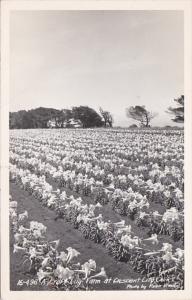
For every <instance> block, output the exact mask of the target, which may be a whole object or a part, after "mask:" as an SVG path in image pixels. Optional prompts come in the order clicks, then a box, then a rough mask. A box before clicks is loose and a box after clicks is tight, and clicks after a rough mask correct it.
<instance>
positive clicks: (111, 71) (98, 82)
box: [10, 11, 184, 126]
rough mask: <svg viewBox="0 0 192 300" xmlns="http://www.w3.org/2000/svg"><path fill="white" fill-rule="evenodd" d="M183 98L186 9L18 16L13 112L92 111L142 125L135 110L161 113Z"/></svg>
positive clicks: (167, 119) (162, 117) (164, 118)
mask: <svg viewBox="0 0 192 300" xmlns="http://www.w3.org/2000/svg"><path fill="white" fill-rule="evenodd" d="M181 94H184V26H183V12H181V11H13V12H12V13H11V18H10V111H18V110H21V109H25V110H29V109H31V108H37V107H40V106H42V107H51V108H57V109H61V108H71V107H72V106H79V105H88V106H90V107H92V108H94V109H95V110H96V111H97V112H99V107H100V106H101V107H102V108H103V109H104V110H109V111H110V112H111V113H112V115H113V118H114V125H115V126H129V125H130V124H133V123H136V122H135V121H134V120H131V119H128V118H127V117H126V113H125V110H126V108H127V107H129V106H134V105H145V107H146V108H147V109H148V110H149V111H153V112H156V113H158V116H157V117H156V118H154V119H153V121H152V125H154V126H163V125H174V124H175V123H174V122H172V121H171V116H170V115H169V114H167V113H166V112H165V111H166V110H167V108H168V107H169V106H174V105H175V103H174V100H173V99H174V98H178V97H179V96H180V95H181Z"/></svg>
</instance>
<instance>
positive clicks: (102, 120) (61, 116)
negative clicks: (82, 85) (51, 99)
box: [9, 95, 184, 129]
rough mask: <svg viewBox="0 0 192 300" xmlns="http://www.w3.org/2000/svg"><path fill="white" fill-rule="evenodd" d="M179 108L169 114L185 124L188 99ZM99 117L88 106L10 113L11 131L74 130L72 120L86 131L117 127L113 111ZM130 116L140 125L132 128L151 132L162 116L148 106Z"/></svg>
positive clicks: (179, 100) (180, 100)
mask: <svg viewBox="0 0 192 300" xmlns="http://www.w3.org/2000/svg"><path fill="white" fill-rule="evenodd" d="M174 101H175V103H176V106H174V107H168V109H167V111H166V112H167V113H169V114H171V115H172V116H173V117H174V118H173V119H172V121H173V122H175V123H183V122H184V95H181V96H180V97H179V98H177V99H174ZM99 112H100V114H99V113H97V112H96V111H95V110H94V109H93V108H90V107H88V106H75V107H72V109H61V110H58V109H54V108H45V107H39V108H36V109H31V110H28V111H26V110H20V111H18V112H10V113H9V128H10V129H30V128H49V121H50V120H52V121H53V122H54V123H55V127H56V128H64V127H65V128H70V127H73V125H71V123H70V120H72V119H73V120H78V121H79V122H80V124H81V127H83V128H93V127H113V123H114V120H113V116H112V114H111V113H110V112H109V111H106V110H103V109H102V108H101V107H100V108H99ZM126 115H127V117H128V118H130V119H133V120H135V121H136V122H137V124H138V125H136V124H133V125H131V126H130V127H131V128H134V127H138V126H139V127H143V128H148V127H150V126H151V120H152V119H154V118H155V117H156V116H157V115H158V114H157V113H155V112H151V111H149V110H147V108H146V107H145V106H144V105H142V106H141V105H136V106H130V107H128V108H126Z"/></svg>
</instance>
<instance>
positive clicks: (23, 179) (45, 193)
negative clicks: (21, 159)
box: [10, 165, 184, 288]
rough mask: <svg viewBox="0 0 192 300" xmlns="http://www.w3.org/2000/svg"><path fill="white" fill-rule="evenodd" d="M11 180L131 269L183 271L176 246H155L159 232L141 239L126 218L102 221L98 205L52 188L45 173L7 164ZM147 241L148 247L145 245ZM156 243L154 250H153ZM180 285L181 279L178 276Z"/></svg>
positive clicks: (152, 272) (150, 272) (149, 272)
mask: <svg viewBox="0 0 192 300" xmlns="http://www.w3.org/2000/svg"><path fill="white" fill-rule="evenodd" d="M10 171H11V180H15V181H16V182H17V183H20V184H21V185H22V187H23V188H24V189H26V190H28V191H29V192H31V193H32V194H33V195H34V196H36V197H37V198H38V199H39V201H41V202H42V203H43V204H44V205H47V206H48V207H52V208H53V209H56V210H57V209H61V208H62V211H63V213H64V216H65V218H66V219H67V220H68V221H70V222H71V223H72V224H73V225H75V228H78V229H80V230H81V231H82V233H83V234H86V237H87V238H93V237H94V240H95V238H97V239H98V240H97V241H98V242H100V241H101V242H103V244H104V245H105V246H106V248H107V249H108V250H110V252H111V254H112V255H113V256H114V257H115V258H117V259H120V260H121V258H122V260H124V261H130V262H131V263H132V265H134V269H136V270H137V271H139V272H140V273H141V274H146V275H147V276H152V275H153V276H154V275H158V276H165V274H166V275H167V276H168V275H169V274H170V273H171V274H172V273H174V274H176V272H177V273H178V272H179V273H180V274H182V272H183V254H184V253H183V250H182V249H179V248H177V249H176V250H175V252H174V253H173V249H172V248H173V247H172V245H171V244H168V243H164V244H163V246H162V247H161V248H158V246H157V245H158V243H159V241H158V236H157V234H153V235H152V236H151V237H150V238H147V239H141V238H139V237H138V236H134V234H133V233H132V230H131V226H130V225H129V226H127V225H125V221H121V222H118V223H112V222H110V221H108V222H105V221H104V220H103V217H102V214H99V215H97V216H96V215H95V209H96V207H97V206H98V205H87V204H83V201H82V199H81V198H77V199H75V198H74V197H73V196H71V197H67V195H66V193H65V192H63V193H60V191H59V190H57V191H55V192H54V191H53V189H52V186H51V185H50V184H48V183H47V182H46V180H45V176H40V177H38V176H36V175H35V174H31V173H30V171H29V170H22V169H18V168H17V167H16V166H14V165H10ZM149 244H150V249H147V245H149ZM153 246H154V247H155V249H154V251H153V250H152V248H153ZM179 282H180V285H179V288H182V279H180V278H179Z"/></svg>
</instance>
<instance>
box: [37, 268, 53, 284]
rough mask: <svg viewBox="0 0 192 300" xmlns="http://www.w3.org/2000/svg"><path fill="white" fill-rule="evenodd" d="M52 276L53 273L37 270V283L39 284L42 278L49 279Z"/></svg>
mask: <svg viewBox="0 0 192 300" xmlns="http://www.w3.org/2000/svg"><path fill="white" fill-rule="evenodd" d="M52 275H53V272H45V271H43V270H42V269H39V271H38V272H37V277H38V279H39V281H40V282H41V281H42V280H43V279H44V278H47V277H48V278H49V277H50V278H51V277H52Z"/></svg>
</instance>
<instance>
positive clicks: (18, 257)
mask: <svg viewBox="0 0 192 300" xmlns="http://www.w3.org/2000/svg"><path fill="white" fill-rule="evenodd" d="M183 140H184V134H183V131H182V130H167V131H165V130H150V129H148V130H132V131H131V130H126V129H125V130H121V129H119V130H116V129H110V130H109V129H44V130H43V129H33V130H11V131H10V149H9V150H10V263H11V265H10V288H11V290H130V289H133V290H135V289H183V288H184V249H183V246H184V170H183V165H184V144H183Z"/></svg>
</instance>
